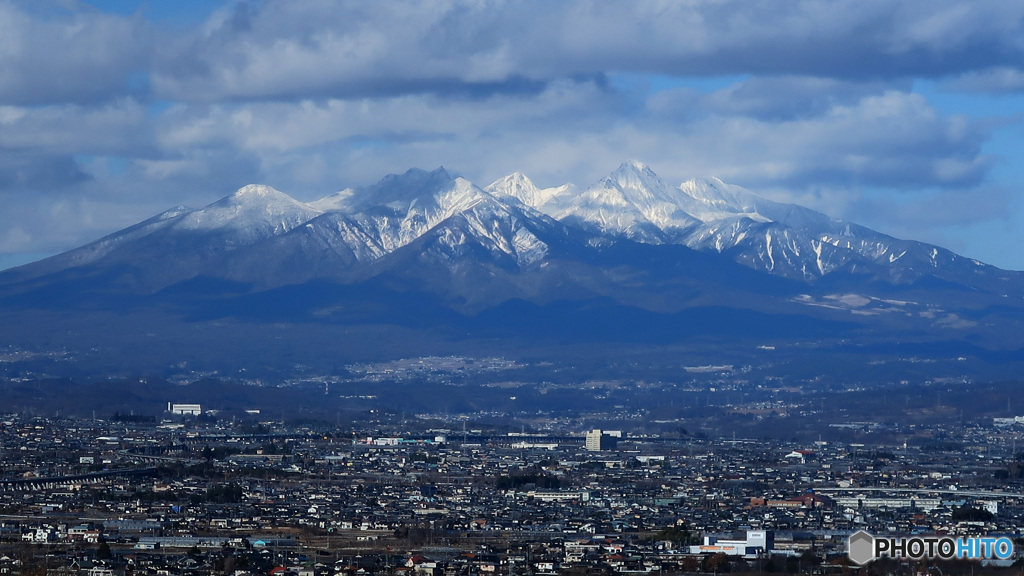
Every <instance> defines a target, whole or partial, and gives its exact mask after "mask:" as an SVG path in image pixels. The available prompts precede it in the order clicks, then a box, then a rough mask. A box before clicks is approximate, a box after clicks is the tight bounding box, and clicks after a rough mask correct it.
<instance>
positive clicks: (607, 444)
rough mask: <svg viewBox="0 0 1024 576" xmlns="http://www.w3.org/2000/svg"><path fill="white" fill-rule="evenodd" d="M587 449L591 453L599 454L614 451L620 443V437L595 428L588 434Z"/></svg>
mask: <svg viewBox="0 0 1024 576" xmlns="http://www.w3.org/2000/svg"><path fill="white" fill-rule="evenodd" d="M586 438H587V440H586V448H587V450H590V451H591V452H598V451H600V450H614V449H615V445H616V444H617V443H618V437H617V436H613V435H612V434H609V433H608V432H604V431H602V430H600V429H597V428H594V429H593V430H591V431H590V432H587V437H586Z"/></svg>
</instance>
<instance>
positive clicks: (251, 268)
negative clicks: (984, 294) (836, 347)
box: [6, 162, 1015, 290]
mask: <svg viewBox="0 0 1024 576" xmlns="http://www.w3.org/2000/svg"><path fill="white" fill-rule="evenodd" d="M550 238H561V239H562V240H564V241H566V242H569V243H570V244H571V243H576V244H578V245H579V246H578V247H579V249H599V248H600V247H602V246H607V245H609V244H610V243H614V242H619V241H622V240H628V241H631V242H638V243H641V244H649V245H666V244H675V245H681V246H686V247H688V248H691V249H694V250H697V251H700V252H710V253H717V254H721V255H723V256H725V257H727V258H728V259H730V260H732V261H735V262H737V263H739V264H742V265H744V266H747V267H749V268H752V269H754V270H757V271H760V272H765V273H768V274H772V275H775V276H782V277H785V278H791V279H796V280H802V281H811V282H815V281H819V280H821V279H823V278H828V277H829V276H831V275H835V274H853V275H858V276H861V277H863V278H865V279H869V280H872V281H883V282H887V283H895V284H900V283H904V284H906V283H910V282H914V281H916V280H918V279H920V278H923V277H926V276H934V277H936V278H940V279H943V280H946V281H953V282H958V281H961V280H964V279H965V278H966V279H967V280H969V281H970V282H977V280H978V279H979V278H985V279H989V280H1002V281H1006V280H1008V279H1010V278H1013V277H1015V274H1014V273H1009V272H1005V271H1002V270H998V269H996V268H994V267H991V266H986V265H984V264H981V263H980V262H976V261H974V260H970V259H966V258H962V257H959V256H957V255H955V254H953V253H951V252H949V251H947V250H944V249H942V248H939V247H936V246H930V245H926V244H922V243H918V242H913V241H907V240H900V239H897V238H893V237H890V236H887V235H885V234H881V233H878V232H874V231H872V230H869V229H867V228H864V227H862V226H857V225H855V224H851V223H847V222H842V221H839V220H835V219H832V218H829V217H828V216H826V215H824V214H821V213H819V212H815V211H813V210H810V209H807V208H803V207H801V206H797V205H792V204H782V203H778V202H773V201H770V200H767V199H764V198H761V197H759V196H757V195H756V194H754V193H752V192H750V191H748V190H745V189H743V188H740V187H738V186H733V185H729V184H726V183H724V182H722V181H721V180H717V179H702V180H689V181H686V182H683V183H682V184H680V185H679V186H677V187H673V186H670V185H669V184H667V183H666V182H665V181H664V180H662V179H661V178H659V177H658V176H657V175H656V174H655V173H654V172H653V171H652V170H651V169H650V168H649V167H647V166H645V165H643V164H641V163H639V162H626V163H623V164H622V165H621V166H619V168H618V169H616V170H615V171H614V172H612V173H611V174H610V175H608V176H607V177H605V178H602V179H601V180H600V181H598V182H597V183H595V184H593V185H591V186H590V187H588V188H585V189H582V190H581V189H578V188H576V187H575V186H573V185H568V184H567V185H563V186H559V187H555V188H546V189H541V188H538V187H537V186H536V185H535V184H534V183H533V182H532V181H531V180H530V179H529V178H528V177H526V176H525V175H523V174H519V173H515V174H511V175H509V176H506V177H504V178H502V179H499V180H497V181H495V182H493V183H491V184H490V185H489V186H487V187H486V188H479V187H478V186H476V185H474V184H473V183H471V182H469V181H467V180H465V179H463V178H458V177H453V176H451V175H450V174H449V173H448V172H447V171H445V170H444V169H443V168H438V169H437V170H434V171H432V172H427V171H423V170H417V169H413V170H409V171H408V172H406V173H404V174H400V175H390V176H386V177H384V178H383V179H381V181H380V182H378V183H377V184H375V185H372V186H367V187H363V188H357V189H347V190H344V191H342V192H339V193H337V194H334V195H331V196H327V197H325V198H323V199H320V200H317V201H314V202H309V203H304V202H300V201H298V200H295V199H294V198H291V197H290V196H288V195H287V194H285V193H283V192H280V191H277V190H274V189H273V188H270V187H268V186H256V185H250V186H245V187H243V188H241V189H239V190H238V191H237V192H235V193H234V194H231V195H230V196H227V197H225V198H223V199H221V200H218V201H217V202H214V203H212V204H210V205H209V206H206V207H204V208H201V209H198V210H189V209H186V208H183V207H178V208H174V209H172V210H169V211H167V212H164V213H163V214H160V215H158V216H156V217H154V218H152V219H150V220H147V221H145V222H142V223H140V224H138V225H136V226H133V227H131V228H127V229H125V230H123V231H121V232H118V233H115V234H112V235H110V236H108V237H106V238H103V239H100V240H98V241H97V242H94V243H92V244H89V245H86V246H84V247H82V248H79V249H76V250H73V251H71V252H68V253H66V254H62V255H59V256H56V257H54V258H51V259H48V260H44V261H42V262H39V263H36V264H32V265H29V266H26V267H22V268H21V269H17V270H14V271H11V272H8V273H7V274H6V276H7V277H8V278H16V279H21V280H25V279H28V278H32V277H37V276H41V275H45V274H48V273H53V272H55V271H58V270H63V269H69V268H77V267H84V266H88V265H91V264H95V263H100V262H107V263H108V264H114V263H117V264H121V265H130V266H133V267H134V268H136V269H137V270H138V271H137V272H136V274H137V275H138V278H137V281H138V282H139V287H140V288H141V289H146V288H148V289H150V290H159V289H160V288H162V287H164V286H167V285H171V284H173V283H175V282H178V281H182V280H185V279H187V278H190V277H193V276H197V275H215V276H223V277H227V278H230V279H232V280H237V281H242V282H255V284H257V285H262V286H274V285H284V284H288V283H291V282H296V281H305V280H309V279H313V278H321V277H327V278H335V279H348V278H355V277H365V276H366V275H367V274H372V271H367V270H360V269H358V267H359V266H366V265H369V264H370V263H373V262H377V261H379V260H381V259H384V258H386V257H387V256H389V255H391V254H394V253H396V252H397V251H399V250H401V249H403V248H404V247H406V246H409V245H411V244H412V243H414V242H416V241H417V240H420V239H424V242H425V243H427V244H429V251H428V252H429V254H427V253H424V255H423V257H427V256H429V257H431V258H434V259H439V261H441V260H445V259H447V260H448V261H454V260H457V259H460V258H470V257H473V258H477V259H479V258H481V257H486V258H487V259H489V261H491V262H492V263H495V264H498V265H500V266H501V267H504V268H508V269H517V270H525V269H528V268H529V267H531V266H536V265H539V264H540V263H542V262H543V261H545V259H547V258H549V257H550V256H551V250H550V247H549V244H548V242H549V240H550ZM427 239H429V242H427ZM562 240H560V241H562ZM571 250H572V249H570V251H571ZM297 253H301V254H304V255H305V258H306V259H308V260H309V262H306V261H305V260H304V259H302V258H299V259H297V258H295V257H293V255H294V254H297ZM154 260H162V261H163V262H165V265H164V266H161V267H158V269H157V270H152V271H150V270H147V264H146V263H147V262H150V261H154ZM274 262H277V263H278V264H277V269H275V267H274V266H272V265H271V264H272V263H274Z"/></svg>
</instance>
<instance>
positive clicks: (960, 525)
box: [0, 389, 1024, 576]
mask: <svg viewBox="0 0 1024 576" xmlns="http://www.w3.org/2000/svg"><path fill="white" fill-rule="evenodd" d="M170 390H171V391H173V389H170ZM906 402H907V403H909V402H910V401H909V397H908V399H907V401H906ZM799 409H800V407H799V406H778V407H776V410H779V411H785V410H793V411H797V410H799ZM264 412H265V411H264V410H261V409H260V408H252V409H248V410H244V411H237V412H234V413H231V414H227V413H225V412H222V411H220V410H218V409H215V408H211V407H209V406H204V405H203V404H201V403H194V402H178V401H175V400H174V399H170V400H168V402H167V404H166V410H164V411H162V412H160V413H159V414H135V413H131V412H129V413H121V412H115V413H113V414H103V415H98V416H94V417H92V418H88V417H74V418H69V417H60V416H56V415H53V416H41V415H29V414H7V415H3V416H0V574H67V575H72V574H86V575H89V576H115V575H118V576H121V575H130V574H140V575H141V574H147V575H150V574H151V575H156V576H176V575H205V574H230V575H234V576H244V575H245V574H270V575H294V576H341V575H355V574H360V575H363V574H406V575H410V576H411V575H417V576H421V575H422V576H462V575H465V576H470V575H479V574H509V575H512V574H531V575H540V574H579V575H583V574H641V573H645V574H654V573H657V574H695V573H709V574H717V573H721V572H734V573H759V574H762V573H779V574H852V573H858V572H863V573H865V574H936V575H940V574H941V575H946V574H968V573H972V574H973V573H975V572H978V573H985V572H999V573H1004V572H1005V573H1011V572H1012V573H1019V572H1020V566H1021V565H1022V564H1024V563H1021V562H1019V560H1018V556H1019V555H1020V554H1021V552H1022V551H1024V545H1022V544H1021V543H1024V539H1022V538H1024V537H1022V535H1021V532H1020V526H1021V525H1022V523H1024V417H1015V416H1002V417H998V418H985V419H967V420H964V419H958V418H941V417H940V418H936V419H933V420H932V421H931V422H930V423H911V424H908V423H905V422H903V423H901V422H890V423H882V424H875V423H867V422H858V423H840V424H838V425H836V426H831V427H830V428H829V430H830V431H831V432H833V435H832V436H831V437H828V436H827V435H826V436H823V437H822V438H821V439H817V440H800V439H798V440H783V439H780V438H767V437H764V438H749V437H745V436H744V435H742V434H736V433H730V432H729V431H728V430H723V429H721V428H720V427H718V428H716V429H715V430H717V433H710V434H709V433H708V431H706V430H700V429H696V428H695V429H693V430H687V429H686V428H685V425H686V422H685V421H679V422H674V423H673V427H672V428H671V429H666V430H663V431H662V432H658V433H652V432H644V431H643V430H644V427H643V426H641V425H636V424H634V425H633V427H632V428H631V429H625V428H623V429H610V428H608V427H604V428H601V427H594V426H587V427H585V428H580V427H579V422H580V420H578V419H565V420H557V419H556V420H551V422H556V423H558V422H561V423H562V424H569V423H571V424H570V425H569V426H567V427H563V428H558V427H557V426H551V427H549V428H548V429H544V430H540V429H538V428H537V427H535V426H528V425H527V424H526V423H522V424H521V425H520V426H519V428H518V430H511V429H510V428H511V426H509V425H504V424H503V425H500V426H499V425H495V424H493V423H487V422H485V421H483V420H482V419H479V418H478V419H474V418H471V417H469V416H466V415H451V416H449V417H448V418H447V419H445V418H444V417H443V416H441V415H416V416H413V415H408V416H405V415H403V416H401V417H399V416H398V415H396V414H393V413H385V412H381V411H378V410H366V411H364V412H363V413H362V415H361V416H360V417H359V418H357V419H354V420H347V421H346V422H345V423H340V422H333V423H330V422H324V421H320V420H310V419H307V420H292V421H288V420H280V419H275V418H268V417H267V415H266V414H265V413H264ZM596 417H597V416H593V415H592V416H591V418H596ZM609 420H611V418H609ZM620 422H621V420H620ZM574 426H575V427H574ZM879 428H884V429H885V433H882V434H879V433H877V432H878V429H879ZM844 434H845V435H847V436H848V438H847V439H845V440H842V439H840V440H837V439H835V438H836V437H841V436H842V435H844ZM901 437H902V438H904V440H903V441H900V440H899V438H901ZM907 438H911V439H912V440H911V442H909V443H908V442H907V441H906V439H907ZM922 438H925V439H928V441H921V439H922ZM865 439H866V441H865ZM860 530H863V531H866V532H869V533H874V534H883V533H885V534H904V535H936V534H941V535H950V536H977V535H984V536H995V535H998V536H1006V537H1008V538H1010V539H1012V541H1013V542H1015V543H1016V544H1017V545H1016V546H1015V548H1016V549H1015V552H1014V555H1013V557H1011V558H1008V559H1004V560H991V561H985V562H973V561H944V560H917V561H913V560H906V559H903V560H900V559H879V560H874V561H873V562H870V563H868V564H866V565H863V566H859V565H857V564H855V563H852V562H851V561H850V559H849V557H848V556H847V542H848V539H849V537H850V535H851V534H853V533H855V532H857V531H860Z"/></svg>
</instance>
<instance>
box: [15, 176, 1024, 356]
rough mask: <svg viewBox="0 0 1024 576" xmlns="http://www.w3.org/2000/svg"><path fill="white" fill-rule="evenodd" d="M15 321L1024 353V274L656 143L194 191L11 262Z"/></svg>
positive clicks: (44, 329) (84, 333)
mask: <svg viewBox="0 0 1024 576" xmlns="http://www.w3.org/2000/svg"><path fill="white" fill-rule="evenodd" d="M69 312H74V314H72V313H69ZM78 318H88V321H85V320H82V321H79V320H77V319H78ZM155 318H156V319H158V320H154V319H155ZM222 319H237V320H240V321H241V322H242V324H240V325H239V326H237V327H235V328H232V327H231V326H232V325H231V324H230V323H228V324H224V323H221V320H222ZM0 320H2V321H0V337H3V338H6V340H0V341H7V342H17V341H18V339H19V338H23V337H25V336H26V335H33V334H37V335H38V338H39V341H42V342H58V341H59V342H68V343H69V344H68V346H78V345H79V344H80V343H79V340H78V339H79V338H84V339H85V340H84V341H85V342H86V344H85V345H86V346H88V347H90V348H91V347H93V346H94V345H93V343H92V342H93V341H94V340H96V339H103V338H108V339H109V338H112V336H110V334H111V332H110V331H109V330H108V331H107V332H103V331H102V330H104V329H103V328H102V327H103V326H114V325H116V326H118V328H117V331H118V334H122V333H123V334H124V335H125V336H124V339H122V340H118V341H116V342H115V343H112V344H110V346H113V347H122V346H128V345H131V346H137V345H139V343H140V342H144V341H145V340H146V338H148V337H149V335H151V334H157V333H159V332H160V329H161V326H164V327H167V326H170V327H169V328H166V329H167V330H168V331H169V333H180V331H181V330H182V329H184V330H192V328H193V325H194V323H201V322H213V323H214V324H210V325H209V326H211V327H213V326H215V327H216V329H217V330H218V331H222V332H221V333H227V334H229V335H233V336H234V337H237V338H238V339H239V342H242V341H248V339H250V338H251V336H252V334H251V333H250V331H252V330H255V331H256V332H259V330H260V329H257V328H254V327H255V326H264V327H266V326H278V325H279V323H290V324H294V323H299V324H303V323H305V324H303V325H311V326H312V325H316V326H327V325H330V326H335V327H338V330H340V331H335V332H333V334H334V336H335V337H337V338H342V339H343V340H344V339H345V338H349V339H348V340H344V342H345V343H344V345H345V346H355V347H360V346H363V345H364V344H363V342H362V341H361V340H360V339H359V337H358V336H356V334H357V333H365V332H358V331H354V332H352V335H349V331H348V328H349V327H355V326H377V327H380V326H389V327H397V328H393V329H394V330H398V333H399V334H401V338H404V339H405V340H403V341H404V342H426V341H433V340H435V339H437V338H441V339H444V338H455V339H462V338H482V339H484V340H486V341H488V342H493V343H495V345H496V346H499V347H500V346H503V345H505V344H507V343H508V342H532V341H550V342H555V343H557V344H558V345H569V346H576V345H578V344H579V343H581V342H590V341H593V340H594V339H595V338H596V339H603V340H607V341H630V342H650V343H654V344H665V343H672V342H679V341H681V340H684V339H687V338H693V337H698V338H703V337H705V336H708V335H715V337H720V338H726V339H727V340H728V341H729V342H730V343H731V344H730V345H733V344H735V343H743V344H742V345H743V346H747V345H748V344H749V345H750V346H753V344H752V341H755V340H756V341H757V342H759V343H760V342H761V341H762V340H759V339H769V340H771V341H772V342H774V340H775V339H778V338H792V339H794V341H797V342H801V343H803V342H806V341H807V339H809V338H810V339H815V341H820V339H823V338H834V339H835V340H836V341H840V342H845V341H847V340H846V339H847V338H848V336H849V335H850V334H855V335H856V336H857V338H868V339H875V340H874V341H875V342H878V341H880V340H878V339H881V341H883V342H888V341H890V340H893V339H896V340H900V341H908V340H914V339H916V340H917V341H940V342H946V341H947V340H954V341H957V342H966V343H969V345H970V346H975V345H978V343H984V344H985V345H987V346H991V347H995V348H999V349H1004V348H1005V347H1007V346H1011V347H1012V346H1016V347H1017V348H1020V349H1021V350H1024V337H1022V336H1021V335H1022V334H1024V274H1021V273H1019V272H1010V271H1004V270H999V269H997V268H995V267H992V266H987V265H984V264H982V263H980V262H976V261H974V260H971V259H968V258H963V257H960V256H958V255H956V254H953V253H952V252H949V251H947V250H944V249H942V248H939V247H937V246H931V245H927V244H923V243H919V242H914V241H910V240H900V239H897V238H893V237H891V236H887V235H885V234H881V233H878V232H875V231H872V230H870V229H867V228H865V227H862V226H858V225H856V224H852V223H848V222H843V221H840V220H836V219H833V218H830V217H828V216H826V215H824V214H821V213H819V212H816V211H813V210H809V209H807V208H803V207H801V206H796V205H792V204H783V203H778V202H773V201H770V200H767V199H765V198H762V197H760V196H758V195H757V194H755V193H753V192H751V191H749V190H745V189H743V188H741V187H738V186H733V185H730V184H726V183H724V182H722V181H720V180H717V179H702V180H689V181H686V182H683V183H681V184H680V185H678V186H672V185H669V184H668V183H666V182H665V181H664V180H662V179H661V178H659V177H658V176H657V175H656V174H655V173H654V172H653V171H652V170H651V169H650V168H648V167H647V166H644V165H643V164H640V163H638V162H626V163H624V164H622V165H621V166H620V167H619V168H618V169H616V170H615V171H614V172H612V173H611V174H609V175H608V176H607V177H605V178H602V179H601V180H599V181H598V182H596V183H594V184H593V185H591V186H589V187H587V188H582V189H581V188H577V187H576V186H574V185H569V184H566V185H563V186H558V187H553V188H539V187H538V186H536V185H535V184H534V183H533V182H532V181H531V180H530V179H529V178H528V177H526V176H525V175H523V174H519V173H515V174H511V175H509V176H506V177H504V178H501V179H499V180H497V181H495V182H493V183H491V184H490V185H488V186H487V187H485V188H480V187H478V186H477V185H475V184H473V183H472V182H470V181H468V180H466V179H464V178H460V177H456V176H452V175H451V174H449V173H448V172H447V171H446V170H444V169H443V168H439V169H437V170H434V171H430V172H427V171H423V170H417V169H413V170H409V171H407V172H405V173H404V174H399V175H391V176H386V177H384V178H383V179H381V180H380V181H379V182H378V183H377V184H374V185H371V186H365V187H360V188H349V189H346V190H343V191H341V192H338V193H336V194H332V195H329V196H326V197H324V198H321V199H319V200H316V201H313V202H302V201H299V200H296V199H294V198H292V197H290V196H288V195H287V194H285V193H284V192H280V191H277V190H274V189H273V188H270V187H267V186H256V185H253V186H246V187H244V188H241V189H240V190H238V191H237V192H235V193H234V194H231V195H229V196H227V197H225V198H222V199H220V200H218V201H216V202H213V203H212V204H210V205H208V206H205V207H203V208H199V209H195V210H192V209H188V208H184V207H176V208H173V209H171V210H168V211H166V212H164V213H161V214H159V215H157V216H154V217H153V218H150V219H148V220H146V221H144V222H141V223H139V224H136V225H135V226H132V227H129V228H126V229H124V230H121V231H119V232H116V233H114V234H111V235H109V236H106V237H104V238H101V239H99V240H97V241H95V242H92V243H90V244H87V245H85V246H82V247H80V248H77V249H75V250H71V251H69V252H66V253H64V254H60V255H57V256H54V257H52V258H47V259H45V260H41V261H39V262H36V263H33V264H29V265H26V266H22V267H19V268H15V269H12V270H8V271H4V272H0ZM62 322H64V323H62ZM68 322H70V324H68ZM175 322H178V323H184V326H185V327H184V328H182V327H181V326H178V324H175ZM83 323H85V324H83ZM154 323H155V324H154ZM93 326H97V328H95V329H94V328H93ZM5 330H6V332H5ZM97 330H99V331H97ZM138 330H145V331H144V332H142V333H138ZM232 330H236V331H234V332H232ZM389 330H391V328H389ZM133 331H134V332H133ZM223 331H227V332H223ZM424 331H427V332H429V334H430V335H429V336H425V335H424V334H426V333H427V332H424ZM389 333H391V332H389ZM129 336H130V337H129ZM545 339H547V340H545ZM125 342H127V344H126V343H125ZM389 342H390V341H389ZM271 344H274V345H276V341H273V342H271ZM219 345H221V343H216V344H215V345H214V347H216V346H219ZM315 345H316V346H323V347H324V348H323V350H325V352H324V353H329V350H331V349H332V348H331V346H340V345H342V344H336V343H327V342H325V343H322V344H321V343H316V344H315ZM390 345H391V344H390V343H389V344H388V346H390ZM758 345H760V344H758ZM772 345H773V346H774V344H772ZM801 345H802V344H801ZM197 353H205V351H204V350H200V352H197ZM958 354H959V353H958Z"/></svg>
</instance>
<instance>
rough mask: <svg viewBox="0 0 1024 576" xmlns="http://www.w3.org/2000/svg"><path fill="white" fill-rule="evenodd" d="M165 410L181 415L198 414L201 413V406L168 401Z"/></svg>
mask: <svg viewBox="0 0 1024 576" xmlns="http://www.w3.org/2000/svg"><path fill="white" fill-rule="evenodd" d="M167 411H168V412H170V413H171V414H178V415H181V416H199V415H200V414H202V413H203V407H202V406H200V405H199V404H173V403H171V402H168V403H167Z"/></svg>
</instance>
